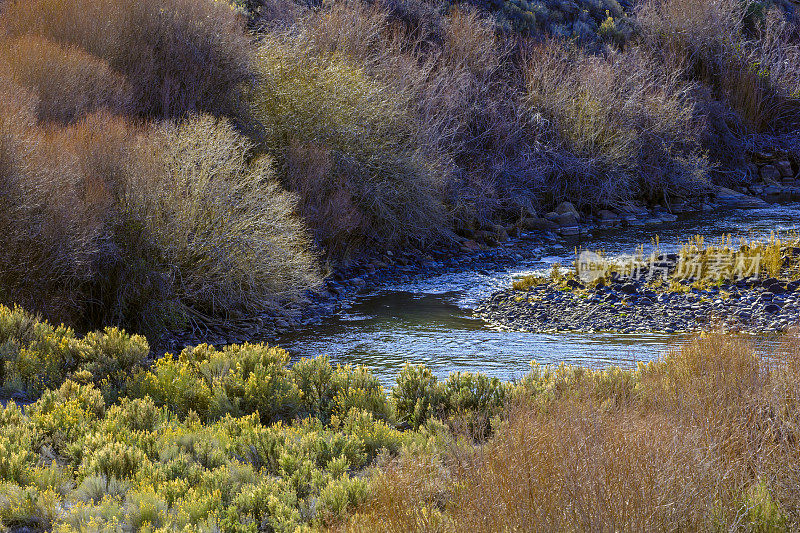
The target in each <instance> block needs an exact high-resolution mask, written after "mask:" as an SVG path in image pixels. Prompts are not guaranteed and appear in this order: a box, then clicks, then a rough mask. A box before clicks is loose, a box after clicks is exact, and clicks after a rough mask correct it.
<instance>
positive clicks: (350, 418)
mask: <svg viewBox="0 0 800 533" xmlns="http://www.w3.org/2000/svg"><path fill="white" fill-rule="evenodd" d="M798 346H800V344H799V343H798V340H797V337H796V336H795V335H790V336H789V337H787V338H786V339H785V340H784V342H783V343H782V344H780V345H778V346H774V347H772V349H771V350H770V351H769V352H768V353H763V352H762V351H759V352H757V351H756V349H755V346H754V344H753V343H752V342H750V341H749V340H746V339H742V338H733V337H723V336H719V335H708V336H704V337H699V338H696V339H694V340H691V341H689V342H688V343H687V344H685V345H683V346H681V347H678V348H676V349H675V350H673V351H672V352H670V353H669V354H668V355H666V356H665V357H664V358H662V359H659V360H657V361H654V362H651V363H648V364H640V365H639V367H638V368H637V369H635V370H620V369H618V368H611V369H607V370H603V371H596V370H590V369H585V368H580V367H569V366H560V367H541V366H539V365H536V364H535V363H534V364H532V367H531V372H530V373H529V374H527V375H525V376H523V377H522V378H520V379H519V380H518V381H516V382H514V383H501V382H499V381H498V380H496V379H492V378H489V377H487V376H484V375H473V374H464V373H461V374H459V373H456V374H451V375H450V377H449V378H448V379H447V380H445V381H439V380H438V379H436V377H435V376H433V375H432V374H431V371H430V369H428V368H426V367H424V366H414V365H406V366H405V367H404V368H403V369H402V371H401V372H400V374H399V376H398V379H397V383H396V385H395V386H394V387H393V388H392V389H391V391H389V392H388V393H387V392H385V391H384V390H383V389H382V387H381V386H380V385H379V384H378V382H377V380H376V379H375V377H374V376H373V375H372V374H371V373H370V372H369V371H368V370H367V369H365V368H362V367H341V366H340V367H333V366H332V365H331V364H330V362H329V361H328V360H327V359H326V358H324V357H321V358H317V359H308V360H306V359H304V360H301V361H300V362H297V363H295V364H294V365H291V366H290V365H289V364H288V357H287V354H286V352H284V351H283V350H281V349H280V348H276V347H269V346H264V345H242V346H229V347H227V348H225V349H223V350H218V349H215V348H213V347H211V346H207V345H201V346H197V347H194V348H187V349H186V350H184V351H183V352H182V353H181V354H179V355H178V356H172V355H166V356H164V357H163V358H161V359H159V360H158V361H156V362H155V364H154V365H153V366H152V367H151V368H149V369H148V368H146V367H145V366H143V364H142V363H143V361H144V360H145V357H146V354H147V353H148V349H147V343H146V341H145V340H144V339H143V338H142V337H137V336H131V335H128V334H126V333H124V332H122V331H120V330H116V329H107V330H105V331H102V332H93V333H91V334H89V335H86V336H85V337H78V336H76V335H74V333H73V332H72V331H71V330H68V329H67V328H64V327H63V326H61V327H53V326H51V325H49V324H48V323H46V322H41V321H39V320H36V319H35V318H34V317H33V316H32V315H30V314H28V313H26V312H24V311H22V310H19V309H15V310H12V309H8V308H5V307H0V353H2V365H1V366H0V369H2V380H3V381H2V386H3V387H4V390H5V392H12V391H13V390H16V391H17V392H20V389H22V390H24V391H25V392H26V393H27V394H28V397H29V398H30V399H34V398H36V401H34V402H33V403H30V404H28V405H25V406H21V405H19V404H18V403H17V402H15V401H9V402H7V403H6V404H5V406H4V407H2V408H0V422H1V423H0V452H1V453H0V524H1V525H2V526H3V527H7V528H20V527H28V528H31V529H33V530H50V529H52V530H54V531H72V530H75V529H79V530H82V529H86V528H89V529H91V528H95V529H98V528H99V529H104V528H112V529H114V528H122V529H145V530H151V531H170V530H172V531H174V530H176V529H190V530H197V529H202V530H205V529H215V530H221V531H262V530H269V529H273V530H276V531H290V530H291V531H294V530H295V528H297V527H300V528H305V527H309V526H310V527H313V528H319V529H327V528H332V529H336V530H354V531H362V530H363V531H366V530H369V531H375V530H379V531H423V530H424V531H429V530H431V529H436V530H442V531H463V530H464V529H465V528H470V529H475V530H478V531H496V530H497V529H498V528H501V529H503V528H508V529H515V528H525V527H531V526H532V525H533V527H537V528H542V529H545V530H548V529H551V528H555V527H563V526H564V525H565V524H567V525H569V526H571V527H574V528H577V529H587V528H591V529H597V528H601V529H602V528H613V529H653V528H656V529H661V528H668V527H673V526H675V525H676V524H677V525H678V526H679V527H681V528H686V529H714V528H722V529H728V528H736V527H746V528H749V529H755V530H782V529H786V530H791V529H793V528H796V527H797V524H798V522H800V500H798V495H797V490H796V488H797V483H798V479H796V475H795V474H796V472H797V471H798V465H797V458H798V457H800V454H798V452H800V450H798V442H799V441H798V435H797V427H798V425H797V422H798V420H799V419H800V418H799V417H800V411H799V410H798V405H797V401H796V399H797V397H798V392H800V380H798V378H797V376H798V375H800V374H799V373H798V362H799V361H800V351H799V349H798ZM476 444H478V445H477V446H476Z"/></svg>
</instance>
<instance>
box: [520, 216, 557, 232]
mask: <svg viewBox="0 0 800 533" xmlns="http://www.w3.org/2000/svg"><path fill="white" fill-rule="evenodd" d="M518 225H519V227H520V229H522V230H524V231H556V230H557V229H558V224H556V223H555V222H553V221H552V220H547V219H546V218H534V217H528V218H523V219H522V220H520V221H519V223H518Z"/></svg>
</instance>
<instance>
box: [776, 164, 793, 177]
mask: <svg viewBox="0 0 800 533" xmlns="http://www.w3.org/2000/svg"><path fill="white" fill-rule="evenodd" d="M775 168H776V169H777V170H778V172H779V173H780V175H781V177H784V178H793V177H794V172H793V171H792V162H791V161H787V160H783V161H778V162H777V163H775Z"/></svg>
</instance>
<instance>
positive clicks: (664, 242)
mask: <svg viewBox="0 0 800 533" xmlns="http://www.w3.org/2000/svg"><path fill="white" fill-rule="evenodd" d="M799 226H800V203H792V204H786V205H773V206H770V207H768V208H764V209H754V210H745V211H735V210H733V211H718V212H713V213H708V214H703V215H692V216H688V217H685V218H682V219H680V220H678V221H677V222H674V223H671V224H664V225H660V226H656V227H652V226H650V227H640V228H627V229H624V230H619V229H618V230H606V231H595V233H594V236H593V237H592V238H589V239H583V240H582V241H581V242H580V243H578V241H573V242H570V243H569V245H568V246H565V247H563V248H561V249H553V248H552V247H551V248H547V247H544V248H543V250H542V254H543V255H542V257H538V258H535V257H534V258H529V259H523V260H522V261H520V262H519V263H518V264H517V265H515V266H513V267H512V268H504V267H503V268H501V267H497V268H496V269H482V270H480V271H465V272H456V273H447V274H443V275H438V276H428V277H418V278H416V279H413V280H412V281H410V282H406V283H400V284H396V285H393V286H389V287H383V288H381V289H380V290H377V291H374V292H370V293H364V294H361V295H359V296H357V297H355V298H354V299H353V301H352V302H351V303H350V304H349V305H348V306H346V307H345V309H343V310H342V311H341V312H339V313H338V314H336V315H334V316H331V317H328V318H327V319H325V320H324V321H323V322H322V323H318V324H314V325H312V326H308V327H306V328H304V329H301V330H298V331H295V332H293V333H291V334H288V335H285V336H284V337H282V338H280V339H278V344H280V345H281V346H283V347H285V348H287V349H289V350H290V352H292V354H293V355H295V356H304V357H314V356H317V355H321V354H329V355H330V357H331V359H332V361H333V362H334V363H339V364H361V365H365V366H367V367H369V368H370V369H371V370H372V371H373V372H374V373H375V374H376V375H377V376H378V377H379V379H380V380H381V382H382V383H383V384H384V386H387V387H389V386H391V385H392V384H393V383H394V380H395V378H396V376H397V373H398V371H399V370H400V368H401V367H402V365H403V363H404V362H406V361H409V362H412V363H425V364H426V365H428V366H429V367H430V368H431V369H432V370H433V372H434V373H435V374H436V375H437V376H439V377H440V378H445V377H447V375H448V374H450V373H451V372H455V371H470V372H482V373H485V374H488V375H490V376H496V377H498V378H501V379H502V380H504V381H508V380H513V379H515V378H518V377H520V376H522V375H524V374H525V373H526V372H527V371H528V369H529V367H530V362H531V361H532V360H536V361H537V362H539V363H542V364H559V363H568V364H580V365H583V366H588V367H593V368H602V367H607V366H612V365H616V366H620V367H623V368H626V367H632V366H635V365H636V363H637V362H638V361H649V360H652V359H655V358H657V357H658V356H659V355H661V354H663V353H664V351H665V350H667V349H668V348H669V347H670V346H672V345H675V344H677V343H680V342H681V341H682V340H683V339H684V337H682V336H680V335H668V334H644V335H643V334H626V335H623V334H602V333H585V334H581V333H564V334H537V333H522V332H514V331H505V330H501V329H498V328H495V327H493V326H492V325H490V324H488V323H486V322H484V321H483V320H481V319H478V318H475V317H473V316H472V309H473V308H474V307H475V305H476V304H477V302H479V301H480V300H482V299H484V298H487V297H488V296H490V295H491V294H492V293H493V292H495V291H497V290H500V289H503V288H506V287H508V286H509V285H510V284H511V282H512V280H513V279H514V278H516V277H518V276H521V275H524V274H529V273H535V272H540V273H544V272H546V271H547V270H549V269H551V268H552V265H553V263H556V262H559V263H561V264H562V265H565V266H566V265H571V264H572V261H573V260H574V257H575V253H574V245H580V246H581V247H582V248H584V249H590V250H604V251H605V252H606V253H607V254H609V255H617V254H632V253H635V251H636V249H637V247H639V246H642V245H643V246H644V247H645V253H648V250H650V249H651V243H652V240H653V239H654V238H655V237H656V236H658V238H659V241H660V245H659V249H660V250H661V251H662V252H671V251H676V250H677V249H678V248H680V245H681V243H683V242H685V241H686V240H687V239H689V238H691V237H692V236H693V235H695V234H702V235H704V236H705V238H706V242H710V241H716V240H718V239H719V238H721V237H722V236H723V235H725V234H731V235H732V236H733V238H734V239H737V238H738V237H739V236H742V237H759V238H763V237H768V236H769V234H770V232H773V231H774V232H778V233H784V232H791V231H796V230H797V229H798V227H799ZM512 246H513V245H512Z"/></svg>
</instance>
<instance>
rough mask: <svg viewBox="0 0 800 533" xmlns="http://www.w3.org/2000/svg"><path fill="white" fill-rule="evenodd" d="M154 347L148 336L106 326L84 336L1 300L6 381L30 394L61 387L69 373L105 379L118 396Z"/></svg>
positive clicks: (1, 363)
mask: <svg viewBox="0 0 800 533" xmlns="http://www.w3.org/2000/svg"><path fill="white" fill-rule="evenodd" d="M149 353H150V348H149V345H148V344H147V341H146V340H145V339H144V337H141V336H138V335H128V334H126V333H124V332H122V331H120V330H118V329H116V328H107V329H106V330H105V331H103V332H93V333H90V334H88V335H87V336H86V337H84V338H82V339H79V338H77V337H76V336H75V332H74V331H73V330H72V329H70V328H67V327H65V326H63V325H61V326H59V327H57V328H56V327H53V326H51V325H50V324H48V323H47V322H43V321H39V320H37V319H36V317H34V316H33V315H31V314H29V313H27V312H26V311H24V310H22V309H20V308H14V309H13V310H12V309H9V308H8V307H5V306H2V305H0V357H2V359H0V366H2V368H3V371H2V372H0V377H2V378H3V381H2V385H3V386H4V387H7V388H9V389H11V390H19V391H23V392H25V393H27V394H28V395H29V396H30V397H31V398H35V397H37V396H38V395H39V394H41V393H42V392H44V391H45V390H46V389H52V388H55V387H58V386H59V385H61V383H62V382H63V381H64V379H65V378H67V377H68V376H72V377H75V378H76V379H78V377H79V376H81V377H85V378H86V380H94V381H96V382H98V383H103V384H104V386H105V389H104V394H107V395H109V397H115V395H116V394H118V393H119V390H120V387H121V386H122V385H123V384H124V382H125V379H126V376H127V375H128V374H129V373H130V372H132V371H134V370H135V369H136V368H137V367H139V366H140V365H142V364H143V363H144V361H145V358H146V357H147V356H148V355H149ZM73 385H76V384H75V383H73ZM48 394H49V392H48Z"/></svg>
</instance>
